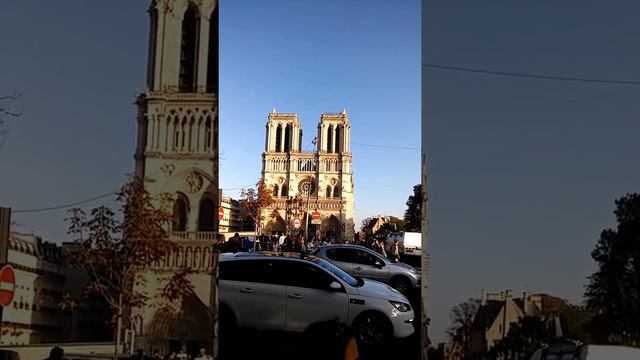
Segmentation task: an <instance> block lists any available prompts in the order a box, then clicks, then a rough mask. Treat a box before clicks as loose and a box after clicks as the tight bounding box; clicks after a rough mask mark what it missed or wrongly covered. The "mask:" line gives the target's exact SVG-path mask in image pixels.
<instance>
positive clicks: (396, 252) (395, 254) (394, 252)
mask: <svg viewBox="0 0 640 360" xmlns="http://www.w3.org/2000/svg"><path fill="white" fill-rule="evenodd" d="M391 261H393V262H398V261H400V243H399V242H398V239H394V240H393V244H392V245H391Z"/></svg>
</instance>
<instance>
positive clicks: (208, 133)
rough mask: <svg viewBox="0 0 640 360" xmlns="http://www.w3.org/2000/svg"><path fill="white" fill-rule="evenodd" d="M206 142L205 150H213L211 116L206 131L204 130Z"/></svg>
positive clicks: (208, 118)
mask: <svg viewBox="0 0 640 360" xmlns="http://www.w3.org/2000/svg"><path fill="white" fill-rule="evenodd" d="M204 134H205V135H204V136H205V139H204V143H205V150H206V151H209V150H211V118H210V117H207V122H206V123H205V132H204Z"/></svg>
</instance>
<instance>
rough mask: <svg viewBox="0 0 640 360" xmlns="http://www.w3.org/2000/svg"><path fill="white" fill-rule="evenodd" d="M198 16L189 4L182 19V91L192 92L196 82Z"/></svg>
mask: <svg viewBox="0 0 640 360" xmlns="http://www.w3.org/2000/svg"><path fill="white" fill-rule="evenodd" d="M198 28H199V26H198V16H197V13H196V9H194V7H193V6H189V8H188V9H187V11H185V13H184V18H183V19H182V43H181V45H180V84H179V85H180V91H184V92H192V91H193V89H194V87H195V84H196V61H197V59H198V56H197V53H198V46H197V39H198Z"/></svg>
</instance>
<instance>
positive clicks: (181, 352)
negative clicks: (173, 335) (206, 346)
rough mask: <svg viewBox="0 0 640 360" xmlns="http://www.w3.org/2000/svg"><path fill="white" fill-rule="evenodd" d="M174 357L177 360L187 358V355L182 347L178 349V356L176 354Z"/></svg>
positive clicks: (187, 359)
mask: <svg viewBox="0 0 640 360" xmlns="http://www.w3.org/2000/svg"><path fill="white" fill-rule="evenodd" d="M176 359H178V360H189V356H188V355H187V353H186V352H185V351H184V349H180V352H179V353H178V356H176Z"/></svg>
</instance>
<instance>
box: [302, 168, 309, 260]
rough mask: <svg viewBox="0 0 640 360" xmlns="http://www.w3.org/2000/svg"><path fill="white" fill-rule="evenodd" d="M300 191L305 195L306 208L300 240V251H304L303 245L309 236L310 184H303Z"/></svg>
mask: <svg viewBox="0 0 640 360" xmlns="http://www.w3.org/2000/svg"><path fill="white" fill-rule="evenodd" d="M302 190H303V191H304V192H306V193H307V207H306V208H305V218H304V238H303V240H302V249H303V251H304V248H305V244H306V243H307V236H309V201H310V200H311V182H310V181H309V182H305V183H304V184H302Z"/></svg>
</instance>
